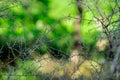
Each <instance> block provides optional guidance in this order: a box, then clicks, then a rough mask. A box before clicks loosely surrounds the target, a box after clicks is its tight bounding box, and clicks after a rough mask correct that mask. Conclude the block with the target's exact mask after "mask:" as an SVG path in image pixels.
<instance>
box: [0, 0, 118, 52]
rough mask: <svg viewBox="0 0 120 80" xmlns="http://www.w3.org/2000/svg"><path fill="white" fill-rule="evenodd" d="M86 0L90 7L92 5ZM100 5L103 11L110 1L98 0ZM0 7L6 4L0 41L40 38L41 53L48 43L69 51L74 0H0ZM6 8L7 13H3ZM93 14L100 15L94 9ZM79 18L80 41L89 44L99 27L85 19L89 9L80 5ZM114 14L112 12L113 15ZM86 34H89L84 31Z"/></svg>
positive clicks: (73, 23) (111, 5) (32, 41)
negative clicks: (81, 11)
mask: <svg viewBox="0 0 120 80" xmlns="http://www.w3.org/2000/svg"><path fill="white" fill-rule="evenodd" d="M91 3H95V2H94V0H93V1H92V2H90V1H88V4H89V5H91V8H93V9H94V8H95V6H94V5H93V4H91ZM99 3H101V5H100V7H101V8H104V10H103V11H105V12H106V13H105V14H106V15H107V14H109V13H110V12H111V11H112V10H111V7H114V6H115V4H114V2H113V3H112V2H111V4H109V0H106V1H105V5H104V4H102V0H100V2H99ZM0 4H2V5H4V6H1V5H0V9H1V10H2V9H4V8H3V7H6V6H7V8H8V9H7V10H5V11H3V12H0V14H2V15H3V13H4V16H6V17H0V35H1V36H2V38H0V41H1V42H3V44H4V43H5V42H7V41H13V42H14V41H16V39H18V40H19V39H22V41H23V42H25V41H27V42H28V43H27V44H29V45H31V44H33V43H35V42H36V40H37V39H38V38H40V40H41V42H42V43H43V45H40V46H39V47H40V50H38V51H39V52H40V53H41V54H43V53H47V50H49V49H50V47H53V48H55V49H57V50H61V51H63V52H64V53H70V50H71V49H72V45H73V41H74V39H73V31H74V26H75V19H74V17H76V16H77V14H78V12H77V8H76V4H75V1H74V0H32V1H25V0H15V1H12V0H10V1H8V0H6V1H2V2H0ZM7 12H8V13H7ZM94 13H95V15H96V16H97V17H98V16H100V15H99V14H98V13H97V11H94ZM71 17H72V18H71ZM83 18H84V19H85V20H83V21H82V23H81V26H82V27H81V30H80V31H81V32H80V34H81V36H82V42H83V43H86V45H88V47H89V48H91V49H92V48H93V46H94V45H95V44H96V42H97V40H98V39H97V37H98V35H99V34H100V31H97V30H95V29H94V28H95V27H96V26H97V25H96V24H95V23H89V22H90V21H89V20H93V19H94V15H93V14H92V13H91V11H87V10H86V8H84V12H83ZM116 18H118V17H117V16H114V17H113V19H116ZM88 34H89V35H88Z"/></svg>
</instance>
